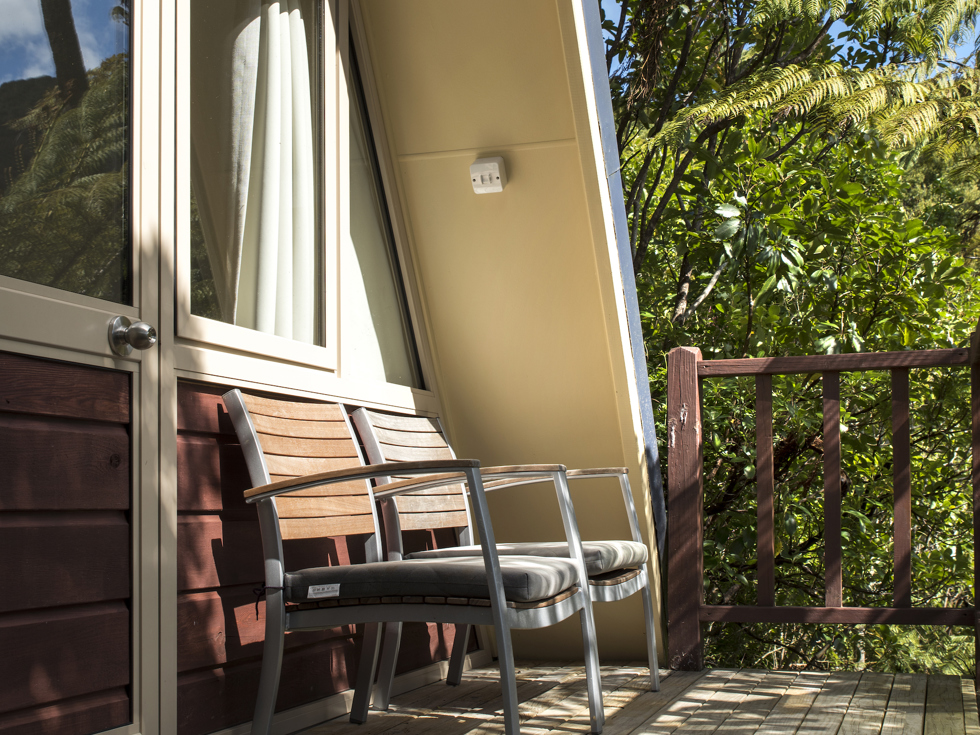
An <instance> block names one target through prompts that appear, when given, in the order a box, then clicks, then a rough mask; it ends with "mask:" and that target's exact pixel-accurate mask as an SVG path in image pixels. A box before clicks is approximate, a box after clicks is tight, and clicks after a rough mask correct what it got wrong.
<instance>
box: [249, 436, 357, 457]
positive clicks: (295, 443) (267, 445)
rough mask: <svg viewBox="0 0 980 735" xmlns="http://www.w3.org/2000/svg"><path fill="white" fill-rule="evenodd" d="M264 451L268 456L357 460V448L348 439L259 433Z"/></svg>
mask: <svg viewBox="0 0 980 735" xmlns="http://www.w3.org/2000/svg"><path fill="white" fill-rule="evenodd" d="M258 434H259V440H260V441H261V442H262V450H263V451H264V452H265V453H266V454H267V455H269V454H278V455H281V456H289V457H351V458H355V459H356V458H357V448H356V447H355V446H354V442H353V441H351V439H350V435H349V434H348V437H347V438H346V439H302V438H297V437H289V436H273V435H270V434H264V433H262V432H258Z"/></svg>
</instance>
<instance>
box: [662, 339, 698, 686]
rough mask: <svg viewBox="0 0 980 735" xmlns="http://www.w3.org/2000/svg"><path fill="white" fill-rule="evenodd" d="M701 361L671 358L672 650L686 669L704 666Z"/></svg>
mask: <svg viewBox="0 0 980 735" xmlns="http://www.w3.org/2000/svg"><path fill="white" fill-rule="evenodd" d="M700 361H701V350H699V349H697V348H696V347H676V348H674V349H673V350H671V351H670V354H669V355H668V356H667V473H668V474H667V508H668V511H669V513H670V523H669V525H668V527H667V643H668V647H667V650H668V658H669V661H670V668H672V669H681V670H684V671H700V670H701V669H703V668H704V653H703V650H702V644H701V624H700V622H699V619H698V617H699V612H700V607H701V596H702V589H703V587H702V579H703V576H704V555H703V553H702V549H703V544H702V538H703V536H702V528H701V521H702V518H703V504H704V497H703V492H702V491H703V487H702V475H701V471H702V467H701V464H702V454H701V400H700V395H699V390H698V363H699V362H700Z"/></svg>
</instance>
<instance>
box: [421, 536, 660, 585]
mask: <svg viewBox="0 0 980 735" xmlns="http://www.w3.org/2000/svg"><path fill="white" fill-rule="evenodd" d="M481 553H482V552H481V551H480V547H479V546H454V547H450V548H447V549H432V550H430V551H417V552H415V553H414V554H408V555H407V558H408V559H446V558H452V557H460V556H478V555H480V554H481ZM497 553H498V554H500V556H501V561H503V558H504V557H505V556H510V555H512V554H520V555H524V556H544V557H565V558H566V559H567V558H568V544H566V543H565V542H564V541H542V542H531V543H520V544H497ZM582 554H583V556H584V557H585V571H586V572H588V574H589V576H590V577H594V576H596V575H599V574H606V573H608V572H614V571H616V570H617V569H625V568H627V567H636V566H639V565H640V564H643V563H645V562H646V560H647V547H646V546H645V545H644V544H638V543H637V542H636V541H583V542H582Z"/></svg>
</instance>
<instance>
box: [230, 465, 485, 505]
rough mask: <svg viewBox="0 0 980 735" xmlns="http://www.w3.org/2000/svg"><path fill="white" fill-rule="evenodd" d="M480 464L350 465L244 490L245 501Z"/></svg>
mask: <svg viewBox="0 0 980 735" xmlns="http://www.w3.org/2000/svg"><path fill="white" fill-rule="evenodd" d="M479 466H480V462H479V461H478V460H475V459H437V460H427V461H425V462H386V463H385V464H371V465H366V466H363V467H347V468H345V469H342V470H330V471H329V472H317V473H316V474H313V475H304V476H303V477H294V478H291V479H289V480H280V481H279V482H273V483H270V484H268V485H260V486H259V487H253V488H251V489H249V490H246V491H245V502H247V503H255V502H258V501H259V500H266V499H268V498H274V497H275V496H277V495H282V494H283V493H291V492H295V491H297V490H306V489H308V488H311V487H318V486H320V485H332V484H334V483H337V482H349V481H350V480H370V479H373V478H375V477H385V476H387V475H391V474H392V473H393V472H395V471H397V472H398V473H399V474H402V475H431V474H433V473H438V472H445V471H446V470H457V469H458V470H466V469H472V468H477V467H479ZM457 477H459V478H460V479H462V475H457Z"/></svg>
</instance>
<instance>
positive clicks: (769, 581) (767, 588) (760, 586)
mask: <svg viewBox="0 0 980 735" xmlns="http://www.w3.org/2000/svg"><path fill="white" fill-rule="evenodd" d="M755 483H756V485H755V488H756V490H755V491H756V523H757V526H756V559H757V565H756V569H757V573H758V581H757V583H756V585H757V586H756V601H755V604H756V605H763V606H765V607H772V606H773V605H775V604H776V562H775V537H776V534H775V528H774V526H775V520H774V516H773V489H774V482H773V466H772V376H771V375H756V376H755Z"/></svg>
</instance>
